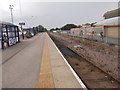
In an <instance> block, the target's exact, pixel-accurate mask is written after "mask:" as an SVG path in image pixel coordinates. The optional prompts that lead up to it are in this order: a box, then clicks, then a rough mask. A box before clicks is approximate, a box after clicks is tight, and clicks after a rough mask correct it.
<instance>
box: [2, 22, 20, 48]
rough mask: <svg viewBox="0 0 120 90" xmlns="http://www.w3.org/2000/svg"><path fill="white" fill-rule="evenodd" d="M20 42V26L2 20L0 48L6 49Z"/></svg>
mask: <svg viewBox="0 0 120 90" xmlns="http://www.w3.org/2000/svg"><path fill="white" fill-rule="evenodd" d="M18 42H20V37H19V28H18V26H17V25H14V24H11V23H8V22H0V48H1V49H4V48H7V47H9V46H12V45H15V44H16V43H18Z"/></svg>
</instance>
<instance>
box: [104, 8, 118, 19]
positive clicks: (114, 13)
mask: <svg viewBox="0 0 120 90" xmlns="http://www.w3.org/2000/svg"><path fill="white" fill-rule="evenodd" d="M119 16H120V8H118V9H115V10H111V11H108V12H106V13H105V14H104V15H103V17H104V18H105V19H109V18H113V17H119Z"/></svg>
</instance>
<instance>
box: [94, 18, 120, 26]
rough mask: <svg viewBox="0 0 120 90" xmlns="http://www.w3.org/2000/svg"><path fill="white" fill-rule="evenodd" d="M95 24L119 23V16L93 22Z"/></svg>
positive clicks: (111, 24)
mask: <svg viewBox="0 0 120 90" xmlns="http://www.w3.org/2000/svg"><path fill="white" fill-rule="evenodd" d="M95 25H96V26H114V25H120V17H114V18H110V19H105V20H102V21H100V22H97V23H96V24H95Z"/></svg>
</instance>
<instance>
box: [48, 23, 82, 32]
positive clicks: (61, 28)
mask: <svg viewBox="0 0 120 90" xmlns="http://www.w3.org/2000/svg"><path fill="white" fill-rule="evenodd" d="M80 27H81V25H78V26H77V25H75V24H66V25H64V26H62V27H60V28H58V27H56V28H52V29H50V31H57V30H70V29H71V28H80Z"/></svg>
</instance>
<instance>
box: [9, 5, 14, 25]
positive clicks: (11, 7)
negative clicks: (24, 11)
mask: <svg viewBox="0 0 120 90" xmlns="http://www.w3.org/2000/svg"><path fill="white" fill-rule="evenodd" d="M9 9H10V12H11V20H12V24H13V12H12V9H13V5H10V7H9Z"/></svg>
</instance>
